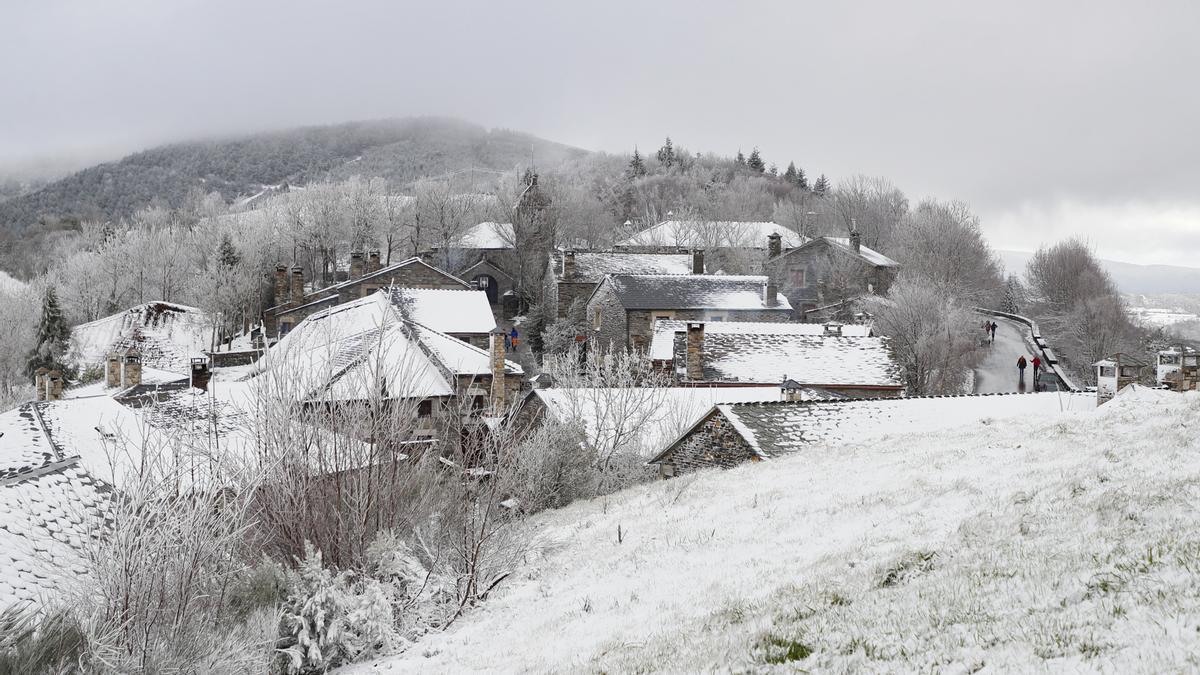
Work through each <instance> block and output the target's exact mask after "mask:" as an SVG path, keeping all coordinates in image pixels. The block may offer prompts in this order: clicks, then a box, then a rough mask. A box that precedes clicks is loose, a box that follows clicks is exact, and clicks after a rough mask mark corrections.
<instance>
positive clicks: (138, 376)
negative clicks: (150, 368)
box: [121, 353, 142, 388]
mask: <svg viewBox="0 0 1200 675" xmlns="http://www.w3.org/2000/svg"><path fill="white" fill-rule="evenodd" d="M141 383H142V356H141V355H140V354H137V353H130V354H126V355H125V363H124V365H123V366H122V367H121V386H122V387H126V388H128V387H136V386H138V385H139V384H141Z"/></svg>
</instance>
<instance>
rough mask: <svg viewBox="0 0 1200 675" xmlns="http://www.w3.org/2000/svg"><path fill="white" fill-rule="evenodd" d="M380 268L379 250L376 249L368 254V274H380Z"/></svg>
mask: <svg viewBox="0 0 1200 675" xmlns="http://www.w3.org/2000/svg"><path fill="white" fill-rule="evenodd" d="M379 268H380V265H379V249H375V250H374V251H371V252H370V253H368V254H367V274H370V273H371V272H378V271H379Z"/></svg>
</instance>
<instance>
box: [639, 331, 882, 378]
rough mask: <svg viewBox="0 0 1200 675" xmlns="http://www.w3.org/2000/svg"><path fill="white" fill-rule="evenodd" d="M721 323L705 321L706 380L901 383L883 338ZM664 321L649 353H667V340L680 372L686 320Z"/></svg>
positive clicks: (656, 354) (703, 355)
mask: <svg viewBox="0 0 1200 675" xmlns="http://www.w3.org/2000/svg"><path fill="white" fill-rule="evenodd" d="M720 324H721V322H710V323H706V324H704V326H705V331H704V342H703V345H702V346H701V354H702V366H703V373H704V381H705V382H758V383H775V382H783V381H784V380H785V379H791V380H794V381H795V382H797V383H800V384H802V385H809V386H816V387H885V388H895V389H899V388H901V387H903V381H902V380H901V373H900V367H899V365H898V364H897V363H896V362H895V361H894V360H893V359H892V355H891V352H890V351H889V349H888V343H887V339H886V338H882V337H836V336H826V335H814V334H811V333H798V332H785V331H782V330H778V329H775V328H774V327H772V325H771V324H768V323H763V324H755V323H741V325H740V326H737V327H736V328H735V329H734V330H722V328H718V326H720ZM785 325H786V324H785ZM792 325H803V324H792ZM668 326H674V328H673V330H672V329H671V328H670V327H665V328H664V330H662V331H661V332H660V330H659V328H658V326H656V327H655V338H656V339H657V340H658V341H659V344H658V346H657V348H656V347H655V346H654V345H653V343H652V345H651V357H652V358H659V355H661V354H663V353H666V351H667V349H668V347H667V345H668V344H669V345H670V347H669V348H670V350H671V352H670V353H671V356H670V357H668V358H669V359H673V360H674V365H675V369H676V370H677V371H683V369H684V368H685V366H686V364H685V360H686V358H685V348H686V344H687V323H686V322H682V321H678V322H673V323H672V324H669V325H668ZM757 326H767V328H762V329H759V328H757ZM710 327H712V328H713V330H709V328H710ZM668 331H669V333H670V334H669V338H670V339H669V343H668ZM664 360H666V359H664Z"/></svg>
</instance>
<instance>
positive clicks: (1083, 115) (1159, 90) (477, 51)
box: [0, 0, 1200, 266]
mask: <svg viewBox="0 0 1200 675" xmlns="http://www.w3.org/2000/svg"><path fill="white" fill-rule="evenodd" d="M0 26H4V27H5V30H4V31H3V34H4V39H3V40H0V164H3V163H9V164H11V163H13V162H15V161H19V160H26V159H28V158H30V157H44V156H48V155H56V154H83V155H86V156H89V157H95V156H106V155H109V154H112V155H119V154H121V153H124V152H126V151H129V150H134V149H138V148H139V147H143V146H146V145H150V144H153V143H157V142H161V141H164V140H179V139H185V138H190V137H194V136H197V135H203V134H213V133H225V132H236V131H252V130H260V129H275V128H283V127H289V126H295V125H299V124H309V123H324V122H341V121H348V120H353V119H364V118H378V117H391V116H405V115H414V114H437V115H453V116H459V117H463V118H465V119H468V120H471V121H474V122H478V123H480V124H483V125H486V126H502V127H508V128H514V129H520V130H524V131H529V132H532V133H535V134H538V135H540V136H544V137H546V138H549V139H552V140H557V141H561V142H564V143H569V144H573V145H578V146H581V147H585V148H589V149H597V150H609V151H618V152H620V151H628V150H629V149H631V148H632V147H633V146H634V145H635V144H637V145H638V146H640V147H642V148H654V147H657V145H658V144H660V143H661V141H662V137H663V136H665V135H668V134H669V135H670V136H671V137H672V138H673V139H675V140H676V142H677V143H679V144H681V145H683V146H685V147H687V148H688V149H689V150H693V151H695V150H703V151H714V152H719V153H723V154H732V153H734V152H736V151H737V150H738V149H739V148H741V149H743V150H746V151H749V149H750V148H752V147H753V146H758V147H760V148H761V149H762V152H763V154H764V156H765V158H766V160H767V161H768V162H778V163H779V164H780V166H781V167H782V166H786V164H787V162H788V160H795V161H796V163H797V164H798V165H799V166H801V167H803V168H804V169H805V170H807V171H808V172H809V173H810V174H813V175H816V174H819V173H826V174H828V175H829V176H830V177H831V178H832V179H834V181H835V182H836V180H837V179H838V178H839V177H844V176H847V175H850V174H854V173H866V174H872V175H884V176H887V177H888V178H890V179H891V180H892V181H893V182H895V183H896V184H897V185H898V186H899V187H901V188H902V189H903V190H904V191H905V193H906V194H908V196H909V198H910V199H911V200H913V201H914V202H915V201H916V200H918V199H920V198H921V197H923V196H927V195H928V196H935V197H939V198H956V199H962V200H964V201H967V202H969V203H970V204H971V205H972V206H973V207H974V208H975V209H976V211H977V212H978V213H979V214H980V215H981V217H982V219H983V224H984V229H985V231H986V233H987V234H988V236H989V238H990V240H991V241H992V243H993V245H994V246H996V247H997V248H1012V249H1024V250H1032V249H1035V248H1037V246H1038V245H1039V244H1041V243H1043V242H1047V241H1052V240H1054V239H1057V238H1061V237H1065V236H1068V235H1072V234H1080V235H1084V236H1086V237H1087V238H1088V239H1089V240H1090V241H1091V242H1092V243H1093V244H1094V245H1095V247H1096V249H1097V251H1098V253H1100V254H1101V256H1103V257H1106V258H1111V259H1116V260H1127V261H1130V262H1142V263H1152V262H1160V263H1171V264H1183V265H1192V266H1200V133H1198V130H1197V127H1198V126H1200V40H1198V39H1196V35H1195V33H1196V31H1197V29H1200V3H1197V2H1182V1H1181V2H1156V3H1144V4H1143V3H1129V2H1095V1H1090V2H1076V3H1069V6H1068V3H1057V2H1045V1H1042V2H1004V3H987V4H984V3H968V2H961V1H960V0H954V1H949V0H948V1H946V2H907V3H898V2H878V3H866V2H837V1H833V0H822V1H821V2H816V3H809V2H795V1H780V2H776V3H753V2H728V1H710V0H705V1H700V0H690V1H688V2H652V1H651V0H640V1H634V2H625V1H618V0H608V1H606V2H603V3H576V2H566V1H563V0H557V1H549V2H541V1H538V0H522V1H518V2H494V1H481V2H473V3H467V2H449V1H444V0H429V1H427V2H422V3H404V2H386V1H383V0H380V1H368V0H343V1H340V2H333V1H329V2H309V1H304V0H288V1H287V2H254V1H253V0H141V1H138V0H129V1H123V0H110V1H107V2H95V1H94V0H80V1H66V0H38V1H36V2H34V1H30V2H26V1H23V0H0Z"/></svg>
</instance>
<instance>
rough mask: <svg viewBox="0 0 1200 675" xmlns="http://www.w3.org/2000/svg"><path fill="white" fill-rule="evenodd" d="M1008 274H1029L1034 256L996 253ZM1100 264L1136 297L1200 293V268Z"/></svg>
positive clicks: (1114, 279)
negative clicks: (1026, 272) (1141, 295)
mask: <svg viewBox="0 0 1200 675" xmlns="http://www.w3.org/2000/svg"><path fill="white" fill-rule="evenodd" d="M996 253H997V254H998V255H999V256H1000V262H1001V263H1003V265H1004V268H1005V270H1006V271H1007V272H1008V273H1011V274H1016V275H1017V276H1022V277H1023V276H1024V275H1025V266H1026V265H1027V264H1028V263H1029V259H1030V258H1032V257H1033V254H1032V253H1028V252H1026V251H996ZM1100 264H1101V265H1102V266H1103V267H1104V269H1105V270H1106V271H1107V272H1108V274H1109V276H1111V277H1112V280H1113V282H1114V283H1116V284H1117V289H1118V290H1120V291H1121V292H1122V293H1135V294H1164V293H1179V294H1187V295H1193V294H1200V268H1196V267H1179V266H1175V265H1136V264H1134V263H1126V262H1117V261H1115V260H1101V261H1100Z"/></svg>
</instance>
